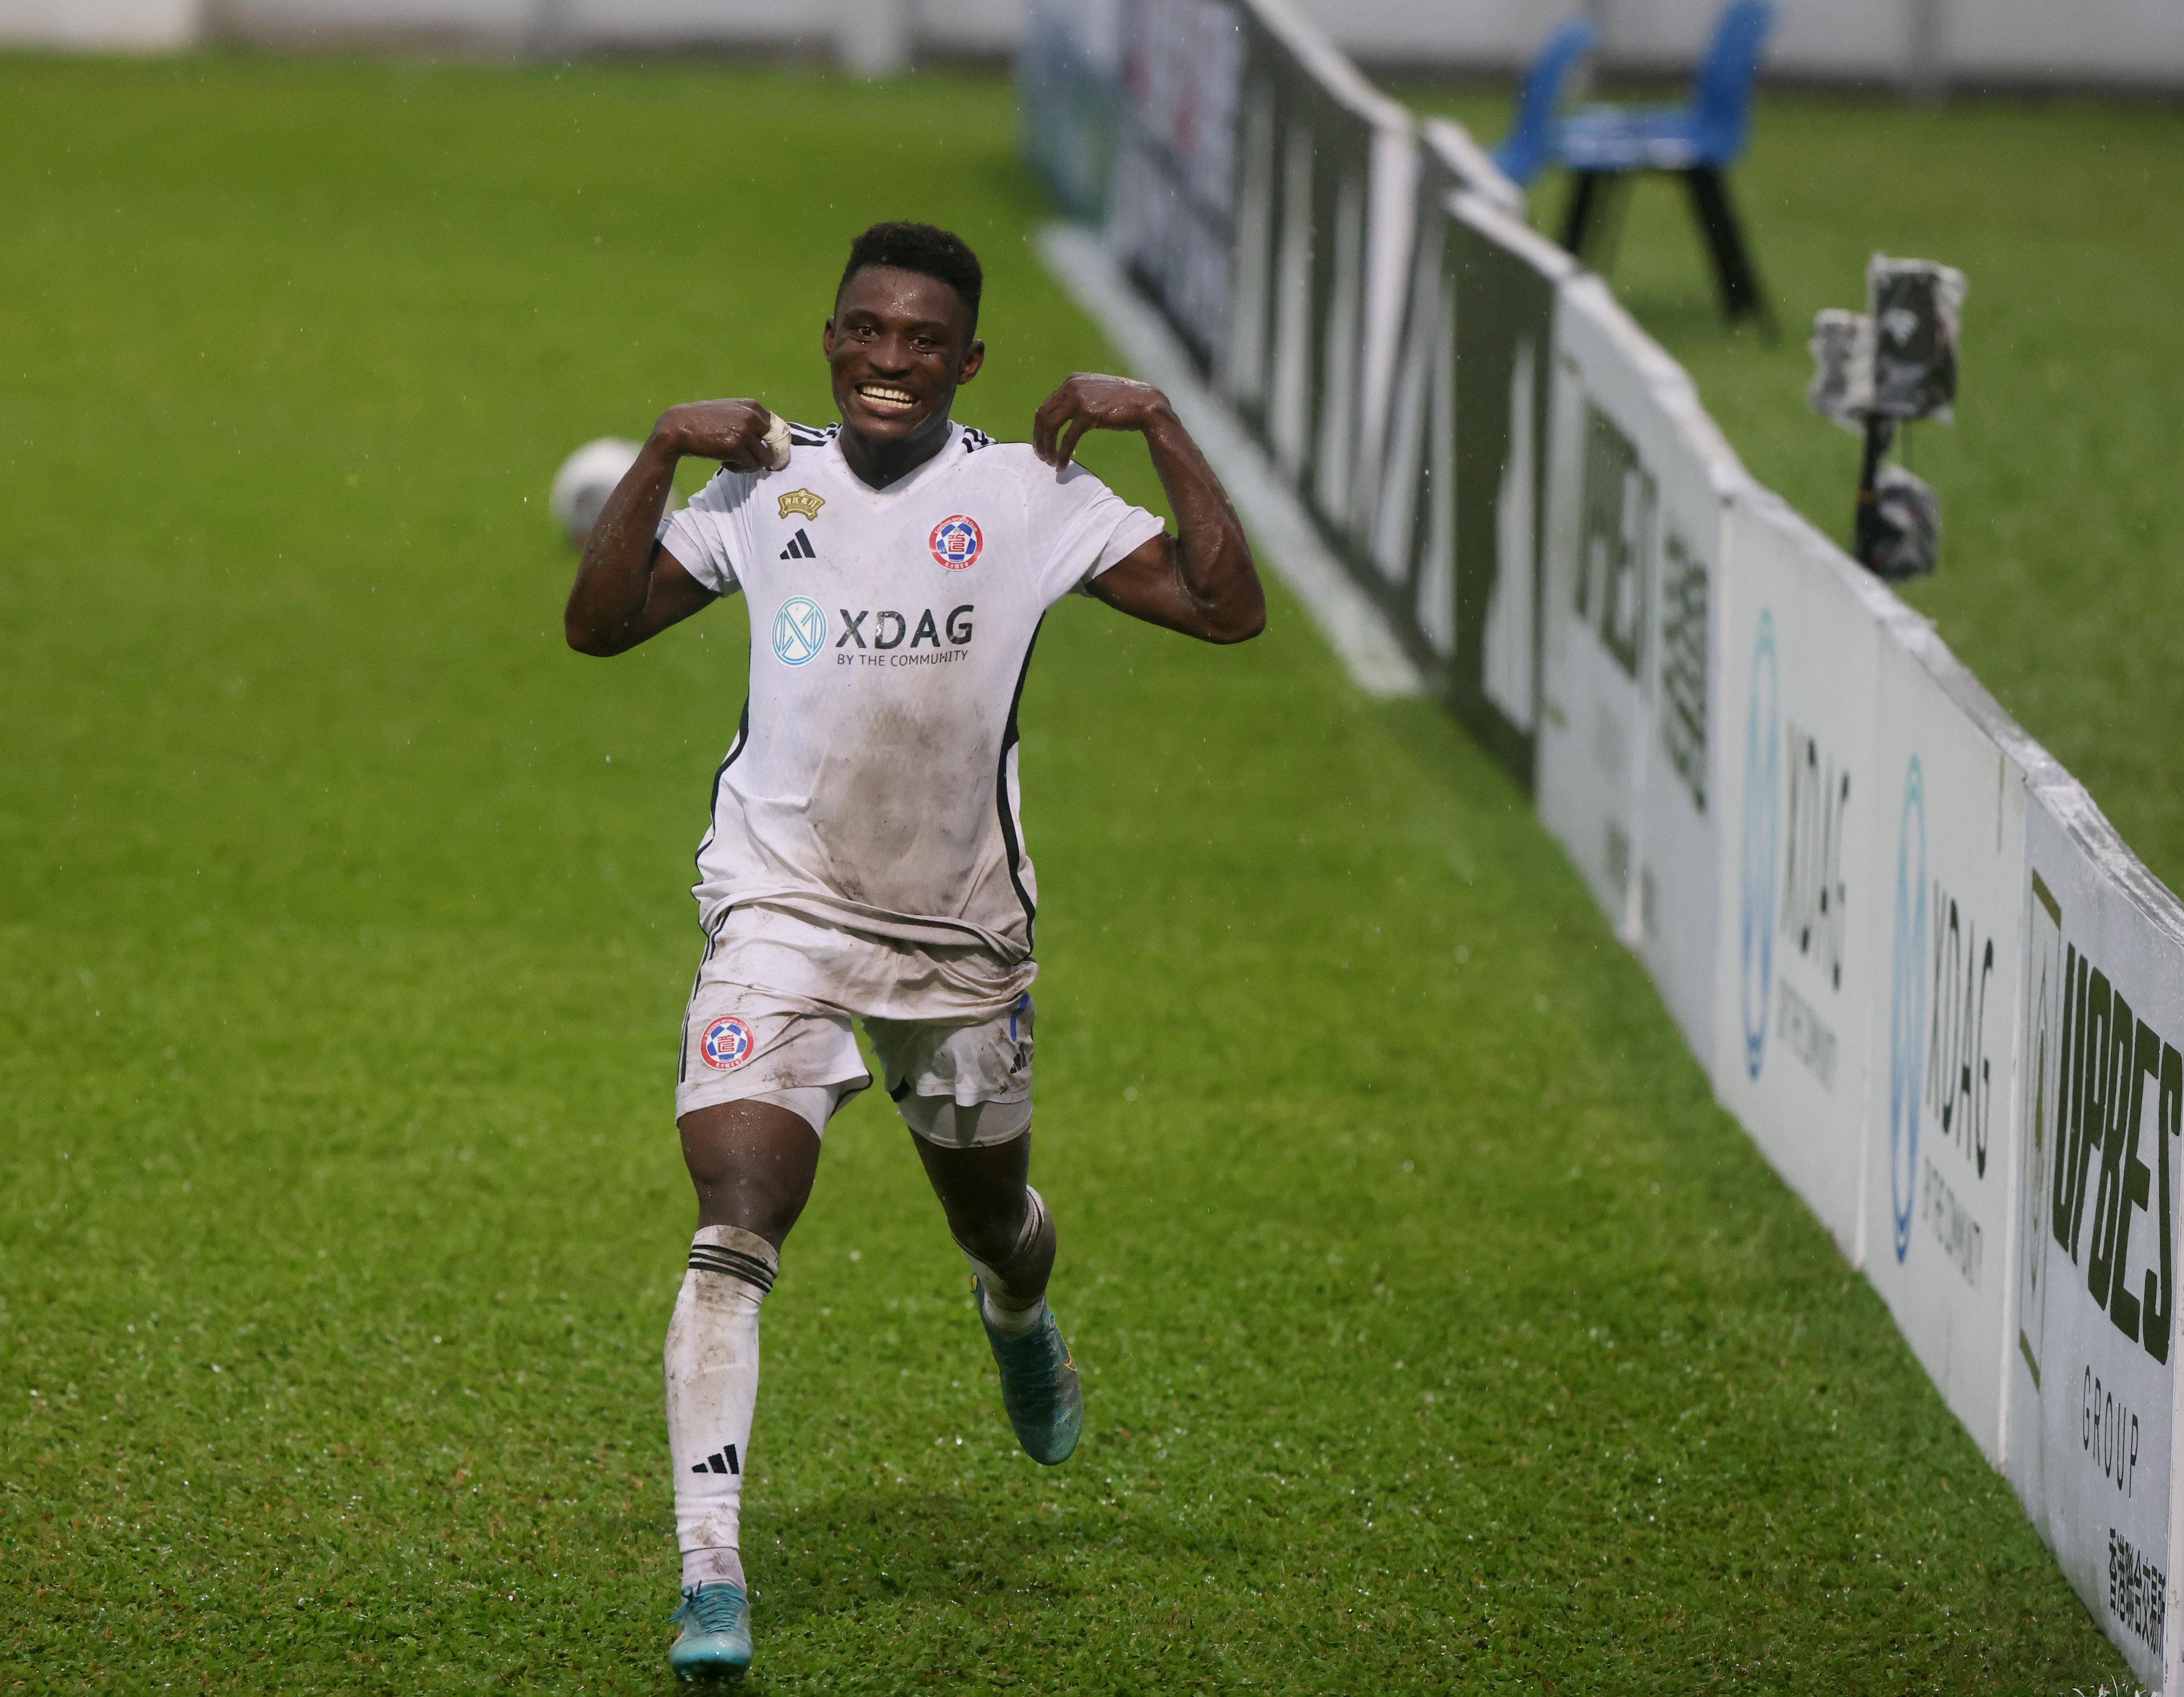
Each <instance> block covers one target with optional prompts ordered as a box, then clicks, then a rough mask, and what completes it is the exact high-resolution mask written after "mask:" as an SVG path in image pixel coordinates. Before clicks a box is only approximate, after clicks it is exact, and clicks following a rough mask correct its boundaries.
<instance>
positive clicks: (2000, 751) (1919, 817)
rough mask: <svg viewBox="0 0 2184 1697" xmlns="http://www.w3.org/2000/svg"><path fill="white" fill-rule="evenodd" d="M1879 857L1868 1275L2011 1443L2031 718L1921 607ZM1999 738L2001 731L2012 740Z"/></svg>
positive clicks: (1881, 738) (1883, 676)
mask: <svg viewBox="0 0 2184 1697" xmlns="http://www.w3.org/2000/svg"><path fill="white" fill-rule="evenodd" d="M1876 682H1877V685H1878V687H1877V689H1876V692H1875V706H1876V711H1875V726H1874V754H1873V760H1872V770H1873V791H1872V797H1871V814H1872V816H1871V817H1870V818H1869V820H1867V821H1865V823H1866V825H1867V826H1869V828H1870V829H1871V830H1873V831H1874V832H1877V834H1878V838H1879V848H1880V865H1878V866H1877V867H1876V868H1875V869H1874V873H1873V876H1871V877H1869V880H1868V882H1867V885H1866V887H1867V888H1869V889H1870V890H1871V892H1872V894H1871V896H1870V897H1869V899H1865V900H1864V901H1863V902H1861V903H1859V904H1858V906H1857V907H1856V908H1855V909H1854V910H1853V914H1852V920H1853V924H1854V926H1856V929H1857V941H1856V943H1854V945H1853V946H1854V947H1855V948H1856V949H1858V952H1859V954H1861V955H1862V956H1863V957H1864V959H1865V960H1869V961H1871V962H1873V963H1875V965H1879V966H1880V969H1881V971H1884V972H1885V974H1886V994H1882V995H1877V996H1876V997H1875V1000H1874V1003H1873V1006H1872V1008H1871V1010H1870V1017H1871V1032H1870V1035H1869V1043H1870V1044H1871V1050H1870V1053H1871V1055H1872V1064H1871V1065H1870V1067H1869V1070H1868V1073H1867V1079H1866V1092H1865V1118H1866V1125H1867V1128H1868V1130H1867V1135H1868V1137H1869V1138H1870V1139H1871V1143H1870V1158H1869V1160H1867V1162H1866V1163H1865V1201H1864V1208H1865V1220H1864V1232H1865V1246H1866V1250H1865V1269H1866V1276H1867V1277H1869V1278H1870V1279H1871V1280H1872V1281H1873V1283H1874V1287H1875V1288H1876V1289H1877V1290H1878V1291H1879V1292H1880V1295H1881V1298H1882V1299H1883V1300H1884V1301H1886V1303H1887V1305H1888V1308H1889V1311H1890V1312H1891V1313H1892V1314H1893V1315H1894V1316H1895V1317H1896V1324H1897V1327H1898V1328H1899V1329H1900V1330H1901V1331H1902V1332H1903V1336H1904V1338H1905V1339H1906V1341H1908V1343H1909V1344H1910V1345H1911V1349H1912V1352H1913V1353H1914V1355H1917V1356H1918V1357H1919V1360H1920V1362H1921V1363H1922V1364H1923V1365H1924V1366H1925V1369H1926V1371H1927V1372H1928V1373H1930V1374H1931V1375H1932V1377H1933V1380H1934V1383H1936V1385H1937V1386H1938V1387H1940V1388H1941V1392H1942V1397H1943V1399H1945V1400H1946V1401H1947V1403H1948V1405H1949V1407H1950V1410H1952V1411H1953V1413H1954V1414H1955V1415H1956V1416H1957V1418H1958V1419H1959V1420H1961V1421H1962V1422H1964V1427H1965V1429H1966V1430H1967V1431H1969V1432H1970V1433H1971V1435H1972V1436H1973V1438H1975V1439H1976V1440H1977V1441H1978V1444H1979V1446H1980V1448H1981V1450H1982V1451H1983V1452H1985V1454H1986V1457H1987V1459H1988V1460H1989V1461H1995V1462H1999V1461H2001V1459H2002V1445H2003V1422H2002V1401H2003V1371H2004V1365H2005V1361H2006V1359H2007V1357H2006V1344H2007V1342H2008V1338H2007V1333H2006V1328H2007V1325H2008V1312H2007V1310H2008V1298H2009V1263H2008V1255H2007V1245H2008V1242H2009V1221H2010V1207H2011V1195H2012V1191H2011V1183H2012V1176H2013V1172H2014V1160H2013V1157H2014V1150H2015V1143H2014V1139H2013V1137H2012V1130H2013V1127H2014V1108H2015V1103H2016V1093H2015V1089H2014V1083H2015V1071H2014V1069H2015V1065H2016V1061H2017V1056H2018V1047H2019V1044H2018V1037H2019V1032H2020V1030H2021V1028H2022V1021H2021V1020H2020V1016H2019V1008H2018V986H2019V984H2020V981H2021V976H2022V971H2023V965H2024V954H2025V896H2024V891H2025V783H2026V775H2025V769H2024V767H2023V766H2022V765H2020V763H2019V762H2018V761H2017V760H2016V759H2012V758H2011V755H2010V754H2009V752H2007V750H2006V748H2005V744H2006V743H2009V742H2011V741H2012V738H2013V733H2014V730H2015V727H2014V726H2011V725H2010V724H2009V721H2008V719H2007V718H2006V717H2005V716H2004V715H2003V712H2002V710H2001V709H2000V708H1998V707H1997V706H1996V705H1995V704H1994V703H1993V701H1992V698H1989V697H1988V695H1987V693H1986V691H1985V690H1983V689H1981V687H1979V684H1978V683H1977V682H1975V680H1974V679H1973V678H1972V676H1971V675H1970V673H1969V672H1967V671H1965V670H1964V667H1963V666H1962V665H1959V664H1958V662H1957V660H1956V659H1955V657H1954V656H1953V655H1952V654H1950V653H1949V652H1948V650H1947V648H1946V647H1945V646H1944V645H1943V644H1942V641H1941V639H1940V638H1939V637H1936V636H1935V635H1934V634H1933V632H1931V630H1930V629H1928V628H1927V627H1926V626H1925V624H1924V623H1923V622H1921V621H1919V620H1917V619H1916V618H1915V616H1914V615H1910V614H1908V613H1905V614H1902V615H1899V616H1898V617H1897V620H1895V621H1894V624H1893V626H1892V629H1891V630H1889V631H1888V632H1886V634H1885V635H1884V637H1883V639H1882V641H1881V643H1880V669H1879V672H1878V676H1877V679H1876ZM1998 738H1999V739H2000V740H1998Z"/></svg>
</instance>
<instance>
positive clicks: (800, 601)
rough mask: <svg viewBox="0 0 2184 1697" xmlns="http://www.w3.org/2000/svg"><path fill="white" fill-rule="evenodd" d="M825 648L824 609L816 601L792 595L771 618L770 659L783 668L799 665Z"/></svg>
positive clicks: (807, 661) (825, 614)
mask: <svg viewBox="0 0 2184 1697" xmlns="http://www.w3.org/2000/svg"><path fill="white" fill-rule="evenodd" d="M826 646H827V609H825V608H823V607H822V606H821V605H820V604H818V603H817V602H816V601H813V600H811V599H810V598H807V597H805V596H802V595H792V596H790V597H789V598H788V600H786V601H784V602H783V603H782V604H781V610H780V611H779V612H778V613H776V614H775V615H773V657H774V658H775V659H777V660H779V661H780V662H781V663H782V665H785V666H800V665H806V664H808V663H809V662H810V661H811V660H812V659H815V658H816V656H817V654H818V653H819V651H820V650H821V649H822V648H825V647H826Z"/></svg>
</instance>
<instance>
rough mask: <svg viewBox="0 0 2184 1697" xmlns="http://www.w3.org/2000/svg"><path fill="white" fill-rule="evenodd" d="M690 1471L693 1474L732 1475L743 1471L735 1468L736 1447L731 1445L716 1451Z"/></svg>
mask: <svg viewBox="0 0 2184 1697" xmlns="http://www.w3.org/2000/svg"><path fill="white" fill-rule="evenodd" d="M690 1471H691V1472H694V1473H734V1474H737V1475H741V1473H742V1472H743V1471H744V1470H743V1469H742V1468H740V1467H738V1466H736V1446H735V1445H734V1444H730V1445H728V1447H727V1449H716V1450H715V1451H714V1452H713V1453H712V1454H711V1455H708V1456H707V1457H706V1458H705V1460H704V1461H700V1462H699V1464H698V1465H697V1466H694V1467H693V1468H692V1469H691V1470H690Z"/></svg>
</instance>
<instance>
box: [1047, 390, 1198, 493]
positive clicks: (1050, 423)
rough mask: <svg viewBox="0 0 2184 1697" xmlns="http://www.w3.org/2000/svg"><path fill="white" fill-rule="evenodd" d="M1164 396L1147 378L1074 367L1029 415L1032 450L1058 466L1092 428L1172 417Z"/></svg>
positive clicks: (1139, 426)
mask: <svg viewBox="0 0 2184 1697" xmlns="http://www.w3.org/2000/svg"><path fill="white" fill-rule="evenodd" d="M1173 416H1174V415H1173V413H1172V412H1170V411H1169V409H1168V404H1167V396H1166V395H1163V394H1162V393H1161V392H1160V391H1159V390H1158V389H1156V388H1155V387H1153V386H1152V385H1151V384H1150V383H1138V382H1133V381H1131V380H1130V379H1129V378H1128V377H1103V376H1096V375H1095V374H1094V373H1091V372H1089V371H1079V372H1078V374H1077V375H1076V376H1073V377H1072V378H1071V379H1070V380H1069V381H1067V382H1066V383H1064V384H1063V385H1062V386H1061V387H1060V388H1058V389H1056V391H1055V392H1053V393H1052V394H1050V395H1049V396H1048V397H1047V398H1045V400H1044V401H1042V402H1040V403H1039V410H1038V411H1037V412H1036V413H1034V414H1033V415H1032V425H1031V445H1032V451H1033V452H1034V453H1036V454H1038V455H1039V458H1040V459H1043V460H1045V462H1046V463H1047V464H1048V465H1051V466H1053V467H1054V468H1055V469H1056V470H1057V471H1058V470H1061V468H1062V467H1063V466H1065V465H1068V464H1069V462H1070V460H1071V459H1073V457H1074V456H1075V454H1076V453H1077V444H1078V442H1082V441H1083V440H1084V432H1085V431H1091V430H1135V431H1143V430H1150V429H1151V428H1152V427H1153V426H1155V425H1156V424H1158V423H1160V422H1162V420H1167V419H1170V418H1173Z"/></svg>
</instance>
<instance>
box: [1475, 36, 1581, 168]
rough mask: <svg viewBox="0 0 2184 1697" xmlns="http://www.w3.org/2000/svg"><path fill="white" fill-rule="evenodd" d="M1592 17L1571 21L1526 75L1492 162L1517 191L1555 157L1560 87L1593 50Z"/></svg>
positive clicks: (1543, 47) (1550, 39)
mask: <svg viewBox="0 0 2184 1697" xmlns="http://www.w3.org/2000/svg"><path fill="white" fill-rule="evenodd" d="M1595 33H1596V32H1595V31H1594V29H1593V27H1592V19H1590V18H1586V17H1576V18H1572V19H1570V20H1569V21H1568V23H1566V24H1564V25H1563V26H1562V27H1561V28H1560V29H1558V30H1557V31H1555V32H1554V33H1553V34H1552V35H1551V36H1548V37H1547V39H1546V41H1545V42H1542V43H1541V47H1540V51H1539V54H1538V56H1537V57H1536V58H1534V59H1533V61H1532V68H1531V70H1529V71H1527V72H1526V73H1525V74H1524V92H1523V93H1522V94H1521V95H1519V96H1518V98H1517V116H1516V120H1515V121H1514V122H1513V123H1512V124H1511V125H1509V133H1508V134H1507V135H1506V136H1503V137H1502V145H1501V146H1500V147H1496V149H1495V150H1494V163H1495V164H1497V165H1499V166H1501V167H1502V173H1503V175H1506V176H1507V177H1508V179H1509V181H1512V182H1513V183H1515V184H1516V185H1517V186H1518V187H1520V188H1521V187H1523V186H1524V185H1525V184H1527V183H1529V182H1530V181H1531V180H1532V179H1533V178H1534V177H1535V176H1537V175H1539V174H1540V173H1541V170H1544V169H1546V165H1547V164H1548V163H1549V162H1550V161H1551V160H1552V159H1554V157H1555V153H1556V143H1557V140H1558V139H1559V135H1558V132H1559V131H1560V130H1561V128H1562V111H1561V108H1562V103H1563V85H1564V84H1566V83H1567V82H1568V81H1569V78H1570V73H1571V72H1572V71H1574V70H1576V69H1577V63H1578V61H1579V60H1580V59H1581V58H1584V57H1585V54H1586V53H1589V52H1591V48H1592V43H1593V39H1594V36H1595Z"/></svg>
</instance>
